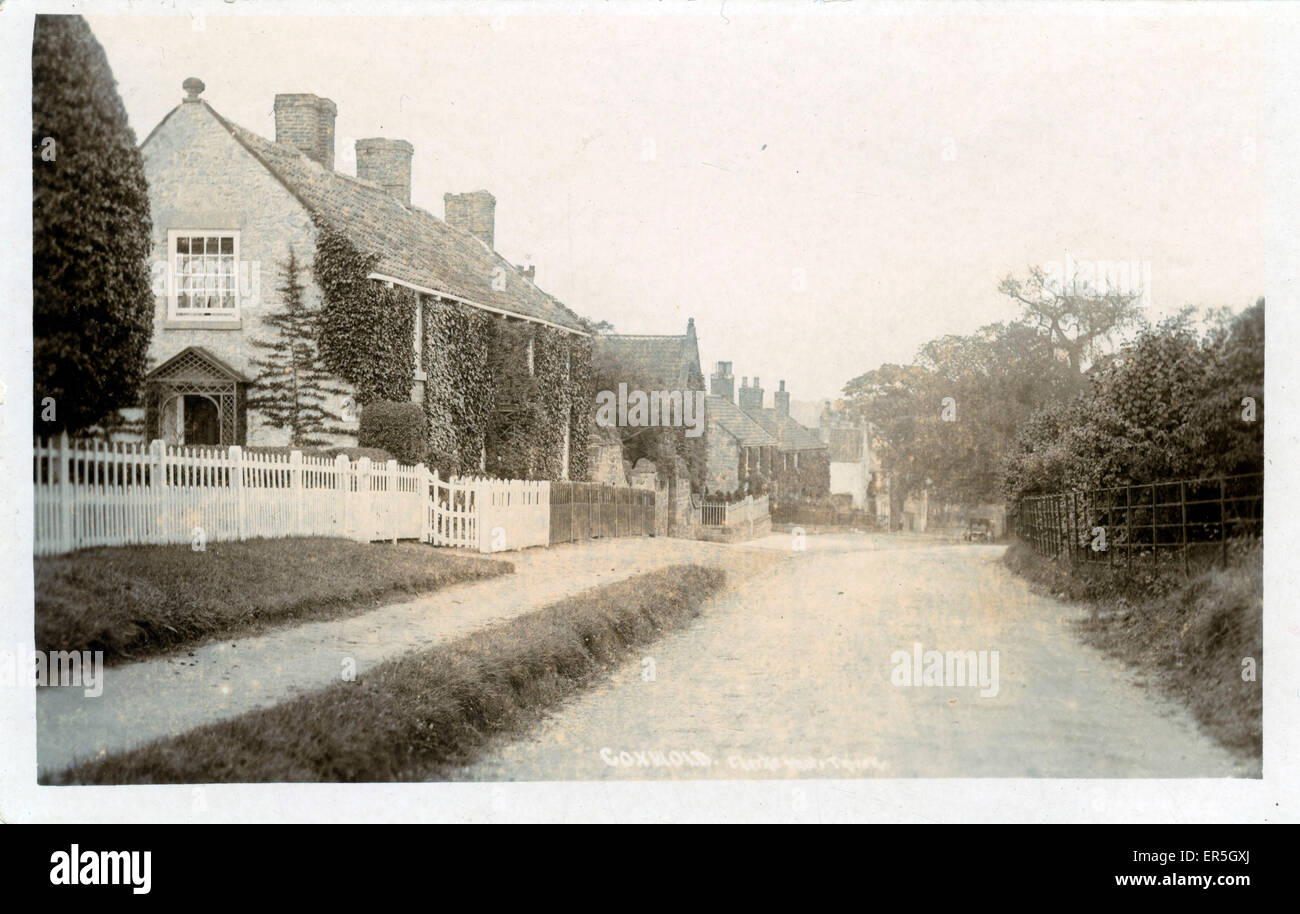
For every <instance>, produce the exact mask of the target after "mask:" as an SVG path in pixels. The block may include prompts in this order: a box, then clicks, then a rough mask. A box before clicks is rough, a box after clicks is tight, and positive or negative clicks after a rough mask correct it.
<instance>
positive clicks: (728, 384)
mask: <svg viewBox="0 0 1300 914" xmlns="http://www.w3.org/2000/svg"><path fill="white" fill-rule="evenodd" d="M735 386H736V379H735V377H733V376H732V374H731V363H730V362H718V364H717V367H716V368H715V369H714V370H713V376H712V377H710V378H709V393H711V394H713V396H715V397H726V398H727V399H728V400H734V399H735V393H736V391H735V389H734V388H735Z"/></svg>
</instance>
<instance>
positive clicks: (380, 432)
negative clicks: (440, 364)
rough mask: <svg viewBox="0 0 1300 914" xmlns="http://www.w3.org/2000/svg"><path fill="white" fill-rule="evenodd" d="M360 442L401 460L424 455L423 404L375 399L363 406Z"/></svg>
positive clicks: (363, 445) (422, 457) (419, 457)
mask: <svg viewBox="0 0 1300 914" xmlns="http://www.w3.org/2000/svg"><path fill="white" fill-rule="evenodd" d="M357 443H358V444H359V445H360V446H361V447H363V448H381V449H383V450H385V451H387V452H388V453H390V454H392V455H393V456H394V457H396V458H397V459H398V460H399V461H401V462H402V463H419V462H420V461H421V460H423V459H424V451H425V447H426V442H425V435H424V408H423V407H422V406H421V405H420V404H419V403H409V402H408V403H395V402H393V401H391V400H376V401H374V402H373V403H367V404H366V405H365V406H364V407H363V408H362V410H361V428H360V431H359V432H358V433H357Z"/></svg>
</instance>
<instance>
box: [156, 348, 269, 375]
mask: <svg viewBox="0 0 1300 914" xmlns="http://www.w3.org/2000/svg"><path fill="white" fill-rule="evenodd" d="M145 377H147V378H148V379H150V380H153V381H189V382H195V383H198V382H204V381H240V382H242V383H245V384H246V383H248V382H249V378H247V377H246V376H245V375H244V374H243V373H242V372H240V371H239V370H238V369H237V368H234V367H232V366H231V365H229V364H227V363H226V362H224V361H222V360H221V359H219V358H217V356H215V355H214V354H213V353H212V352H211V350H208V349H205V348H203V347H202V346H186V347H185V348H184V349H182V350H181V351H180V352H178V353H176V354H175V355H174V356H172V357H171V358H170V359H168V360H167V361H165V362H163V363H162V364H161V365H159V366H158V367H157V368H154V369H153V370H151V371H150V372H149V373H148V374H147V375H145Z"/></svg>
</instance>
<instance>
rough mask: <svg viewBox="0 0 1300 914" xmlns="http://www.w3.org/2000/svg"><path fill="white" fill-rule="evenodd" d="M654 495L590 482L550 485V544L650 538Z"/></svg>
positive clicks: (638, 490) (653, 530)
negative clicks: (617, 537)
mask: <svg viewBox="0 0 1300 914" xmlns="http://www.w3.org/2000/svg"><path fill="white" fill-rule="evenodd" d="M654 535H655V493H654V492H653V491H652V490H650V489H635V488H628V487H627V486H607V485H601V484H599V483H594V482H553V483H551V542H552V543H572V542H578V541H580V540H585V539H592V538H595V537H614V536H654Z"/></svg>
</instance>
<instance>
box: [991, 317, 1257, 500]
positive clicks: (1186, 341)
mask: <svg viewBox="0 0 1300 914" xmlns="http://www.w3.org/2000/svg"><path fill="white" fill-rule="evenodd" d="M1263 384H1264V302H1263V300H1262V299H1261V300H1260V301H1259V302H1257V303H1256V304H1255V305H1254V306H1252V307H1251V308H1248V309H1247V310H1246V311H1244V312H1243V313H1242V314H1240V315H1239V316H1237V317H1235V318H1232V319H1230V320H1226V321H1221V322H1220V323H1219V325H1218V326H1216V327H1214V328H1212V329H1211V330H1210V331H1209V332H1208V333H1206V334H1204V335H1203V336H1201V337H1198V335H1197V332H1196V330H1195V329H1194V328H1193V326H1192V324H1191V320H1190V314H1189V313H1183V314H1180V315H1178V316H1176V317H1174V318H1171V319H1169V320H1166V321H1164V322H1162V323H1161V324H1159V325H1157V326H1156V327H1154V328H1150V329H1147V330H1144V331H1142V332H1141V333H1140V334H1139V335H1138V337H1137V339H1136V340H1134V341H1133V342H1132V343H1131V344H1130V345H1128V346H1126V347H1124V348H1123V349H1121V350H1120V351H1119V352H1117V353H1115V354H1113V356H1111V357H1110V358H1108V359H1107V360H1105V362H1104V364H1101V365H1099V366H1098V368H1097V369H1096V370H1095V371H1094V372H1093V373H1092V376H1091V381H1090V384H1089V386H1088V388H1087V390H1086V391H1084V392H1083V393H1082V394H1080V395H1079V396H1078V397H1077V398H1075V399H1074V400H1072V401H1071V402H1069V403H1068V404H1064V405H1061V406H1057V407H1054V408H1053V409H1050V410H1044V411H1042V412H1039V413H1037V414H1035V415H1034V416H1033V417H1032V418H1031V419H1030V421H1028V422H1026V423H1025V424H1024V426H1023V427H1022V428H1021V430H1020V433H1019V435H1018V437H1017V440H1016V442H1015V445H1014V447H1013V448H1012V449H1011V452H1010V453H1009V455H1008V457H1007V459H1006V461H1005V463H1004V465H1003V481H1004V487H1005V491H1006V494H1007V496H1008V497H1009V498H1010V499H1012V500H1013V501H1014V500H1016V499H1018V498H1020V497H1021V496H1024V495H1032V494H1037V493H1044V492H1058V491H1062V490H1070V489H1086V488H1097V487H1102V486H1120V485H1129V484H1140V483H1147V482H1153V481H1158V480H1165V479H1179V478H1194V477H1212V476H1219V475H1232V474H1236V473H1249V472H1258V471H1260V470H1262V469H1263V460H1264V437H1263V434H1264V433H1263V393H1264V392H1263ZM1246 398H1250V399H1249V401H1248V402H1247V403H1243V400H1246Z"/></svg>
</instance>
